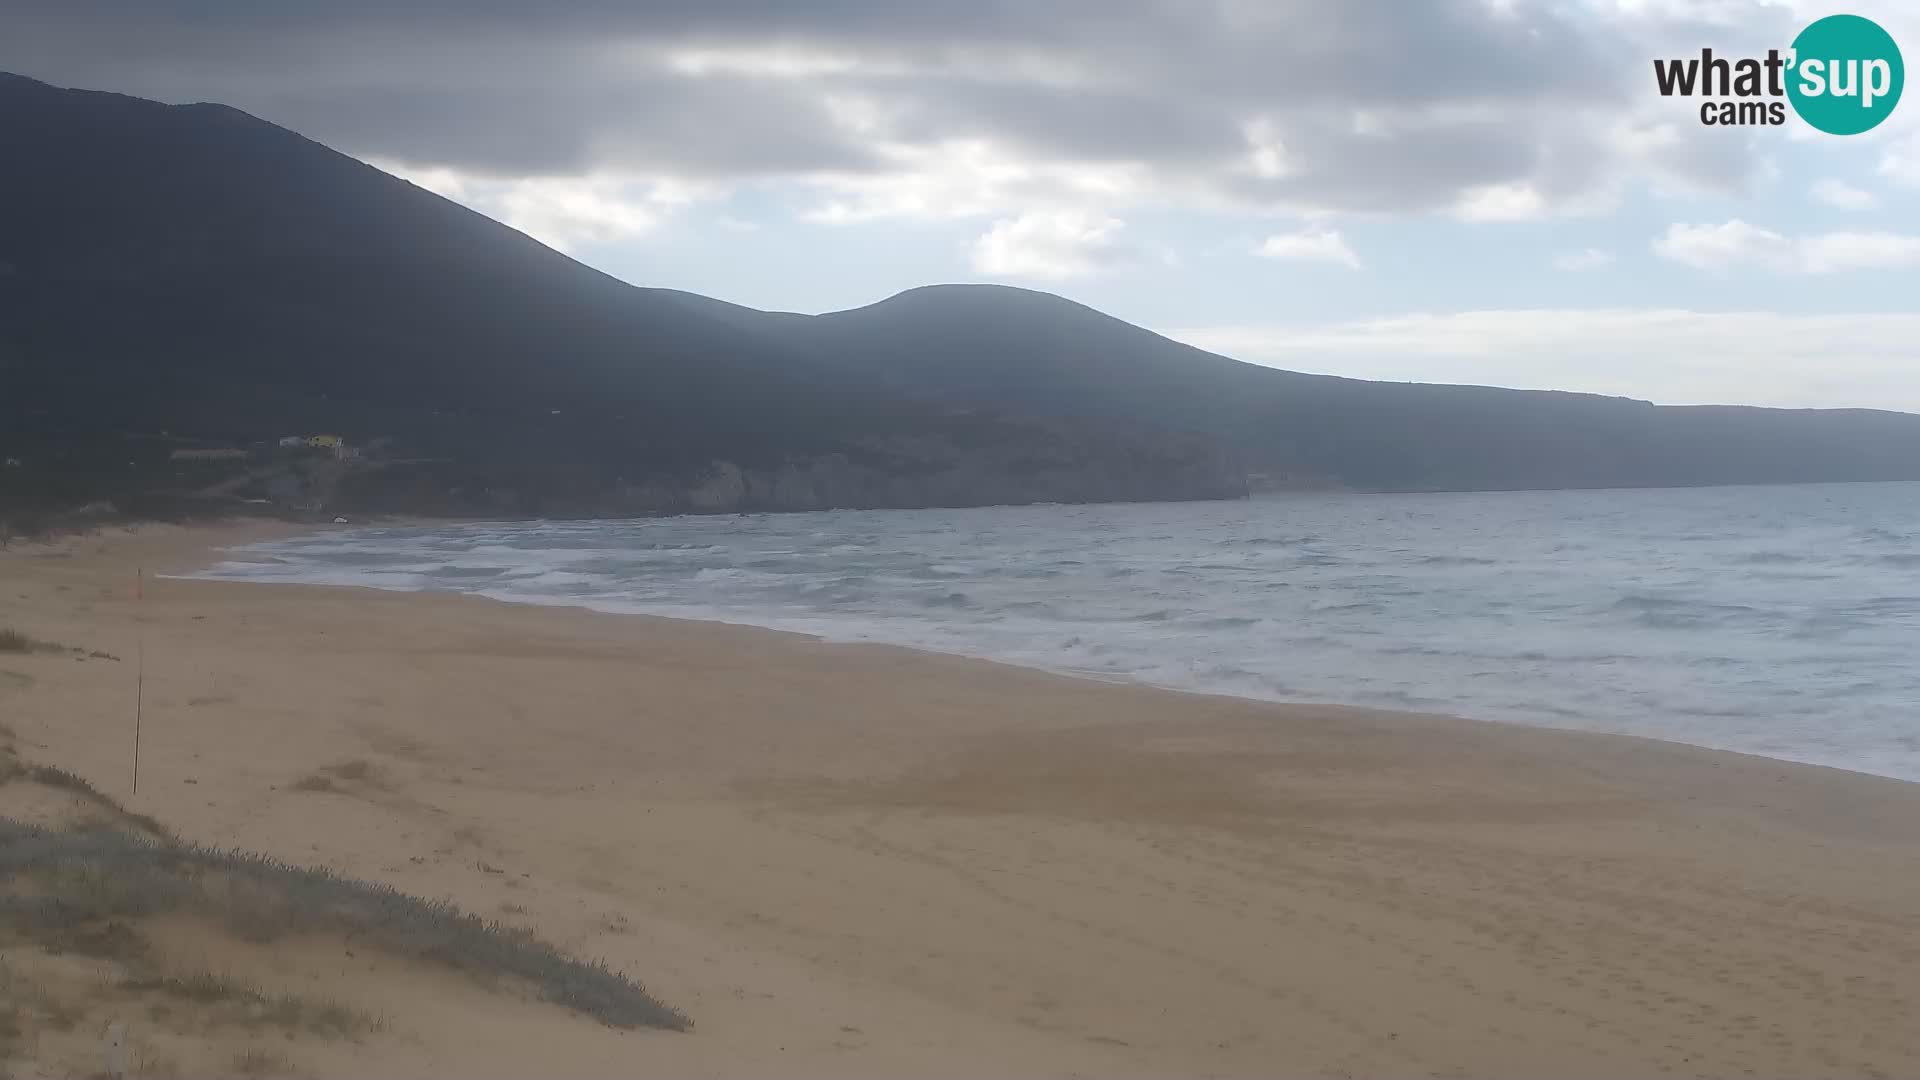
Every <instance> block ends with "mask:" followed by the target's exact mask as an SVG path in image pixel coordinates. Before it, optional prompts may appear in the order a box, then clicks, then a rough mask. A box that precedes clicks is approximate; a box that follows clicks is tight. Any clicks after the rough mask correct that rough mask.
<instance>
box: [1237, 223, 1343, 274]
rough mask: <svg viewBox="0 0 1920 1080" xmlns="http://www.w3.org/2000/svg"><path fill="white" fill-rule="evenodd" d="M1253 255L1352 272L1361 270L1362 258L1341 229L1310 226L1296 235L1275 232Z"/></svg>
mask: <svg viewBox="0 0 1920 1080" xmlns="http://www.w3.org/2000/svg"><path fill="white" fill-rule="evenodd" d="M1253 253H1254V254H1255V255H1261V256H1264V257H1266V258H1269V259H1299V260H1303V261H1307V262H1330V263H1338V264H1339V265H1341V266H1344V267H1346V268H1347V269H1349V270H1358V269H1360V256H1358V255H1356V254H1354V252H1353V248H1352V247H1350V246H1348V244H1347V238H1346V237H1344V236H1342V235H1340V230H1338V229H1328V228H1322V227H1317V226H1309V227H1307V228H1305V229H1302V230H1301V231H1299V232H1297V233H1275V234H1274V235H1272V236H1269V237H1267V238H1266V240H1264V241H1262V242H1261V244H1260V246H1259V247H1257V248H1255V249H1254V251H1253Z"/></svg>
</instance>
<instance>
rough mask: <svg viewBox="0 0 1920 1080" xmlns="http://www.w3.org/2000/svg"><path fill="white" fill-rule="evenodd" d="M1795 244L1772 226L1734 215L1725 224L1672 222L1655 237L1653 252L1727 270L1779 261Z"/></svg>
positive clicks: (1704, 267) (1697, 265) (1708, 267)
mask: <svg viewBox="0 0 1920 1080" xmlns="http://www.w3.org/2000/svg"><path fill="white" fill-rule="evenodd" d="M1792 246H1793V245H1792V243H1791V242H1790V241H1788V239H1787V238H1786V237H1784V236H1782V235H1780V234H1779V233H1777V232H1774V231H1773V230H1771V229H1763V228H1761V227H1759V226H1758V225H1750V224H1748V223H1747V222H1744V221H1741V220H1740V219H1739V218H1734V219H1732V220H1730V221H1728V222H1726V223H1725V224H1722V225H1682V224H1674V225H1670V226H1668V227H1667V232H1666V235H1664V236H1661V237H1659V238H1658V239H1656V240H1654V242H1653V253H1654V254H1655V255H1658V256H1660V257H1661V258H1663V259H1671V260H1673V261H1674V262H1677V263H1683V264H1685V265H1687V266H1691V267H1694V268H1696V269H1699V270H1725V269H1728V268H1730V267H1740V266H1761V265H1779V264H1781V263H1782V262H1783V261H1784V260H1785V259H1786V257H1787V254H1788V252H1789V251H1790V250H1791V249H1792Z"/></svg>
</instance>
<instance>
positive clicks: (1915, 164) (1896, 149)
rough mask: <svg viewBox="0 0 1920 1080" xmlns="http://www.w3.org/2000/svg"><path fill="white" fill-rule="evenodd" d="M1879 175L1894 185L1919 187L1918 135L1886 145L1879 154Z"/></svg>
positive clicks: (1919, 155) (1919, 159)
mask: <svg viewBox="0 0 1920 1080" xmlns="http://www.w3.org/2000/svg"><path fill="white" fill-rule="evenodd" d="M1880 175H1881V176H1884V177H1886V178H1887V179H1889V180H1892V181H1893V182H1894V183H1896V184H1905V185H1906V186H1908V187H1920V134H1913V135H1909V136H1907V137H1906V138H1904V139H1897V140H1895V141H1893V142H1890V143H1888V144H1887V148H1886V149H1885V150H1883V151H1881V152H1880Z"/></svg>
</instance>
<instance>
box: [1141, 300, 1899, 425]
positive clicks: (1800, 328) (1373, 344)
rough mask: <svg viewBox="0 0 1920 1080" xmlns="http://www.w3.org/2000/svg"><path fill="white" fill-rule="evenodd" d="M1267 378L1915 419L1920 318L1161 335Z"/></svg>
mask: <svg viewBox="0 0 1920 1080" xmlns="http://www.w3.org/2000/svg"><path fill="white" fill-rule="evenodd" d="M1167 334H1168V336H1169V337H1173V338H1176V339H1178V340H1180V341H1185V342H1188V343H1189V344H1193V345H1197V346H1199V347H1201V348H1203V349H1211V350H1214V351H1216V352H1221V353H1225V354H1227V355H1229V356H1237V357H1239V358H1240V359H1242V360H1249V361H1254V362H1257V363H1264V364H1270V365H1273V366H1276V367H1286V368H1295V369H1300V370H1309V371H1318V372H1325V373H1329V374H1336V375H1350V376H1354V377H1358V378H1370V379H1392V380H1407V381H1419V382H1458V383H1474V384H1480V385H1490V386H1512V387H1519V388H1524V389H1541V390H1549V389H1551V390H1580V391H1586V392H1589V393H1597V394H1615V395H1621V396H1626V397H1639V398H1650V399H1652V400H1655V401H1659V402H1662V403H1667V404H1739V405H1774V406H1782V407H1790V408H1792V407H1801V408H1804V407H1826V408H1844V407H1860V406H1864V407H1872V408H1891V409H1906V410H1910V411H1920V384H1916V383H1915V381H1914V379H1913V378H1912V374H1911V373H1912V371H1913V370H1914V367H1915V365H1916V364H1920V314H1916V313H1912V312H1867V313H1859V314H1848V315H1786V314H1780V313H1778V312H1759V311H1748V312H1702V311H1690V310H1684V309H1646V308H1603V309H1522V310H1488V311H1462V312H1455V313H1448V314H1428V313H1417V314H1408V315H1400V316H1395V317H1391V318H1383V319H1370V320H1361V321H1352V322H1337V323H1318V324H1296V325H1280V326H1274V325H1252V326H1213V327H1202V328H1194V329H1185V330H1170V331H1167Z"/></svg>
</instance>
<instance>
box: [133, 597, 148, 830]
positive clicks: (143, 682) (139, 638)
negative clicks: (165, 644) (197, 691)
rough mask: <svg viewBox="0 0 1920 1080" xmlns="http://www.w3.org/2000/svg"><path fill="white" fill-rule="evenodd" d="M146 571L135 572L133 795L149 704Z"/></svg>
mask: <svg viewBox="0 0 1920 1080" xmlns="http://www.w3.org/2000/svg"><path fill="white" fill-rule="evenodd" d="M145 583H146V570H145V568H143V567H135V568H134V571H133V632H134V634H135V638H134V661H133V663H134V676H133V794H135V795H138V794H140V714H141V713H142V712H143V711H145V708H146V703H147V631H146V628H145V627H143V626H142V625H141V623H140V608H141V602H142V601H144V600H145V599H146V588H145Z"/></svg>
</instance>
